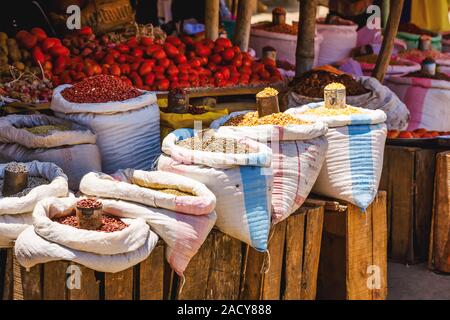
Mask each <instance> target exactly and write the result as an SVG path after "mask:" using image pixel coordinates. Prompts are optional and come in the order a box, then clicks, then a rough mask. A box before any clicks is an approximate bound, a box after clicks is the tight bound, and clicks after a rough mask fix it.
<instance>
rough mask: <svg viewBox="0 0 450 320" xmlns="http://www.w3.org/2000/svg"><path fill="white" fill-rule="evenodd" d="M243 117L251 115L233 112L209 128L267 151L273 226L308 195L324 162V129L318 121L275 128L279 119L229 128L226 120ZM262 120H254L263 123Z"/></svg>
mask: <svg viewBox="0 0 450 320" xmlns="http://www.w3.org/2000/svg"><path fill="white" fill-rule="evenodd" d="M245 115H247V117H248V116H249V115H253V114H252V111H240V112H233V113H232V114H230V115H229V116H226V117H223V118H221V119H218V120H216V121H214V122H213V123H212V124H211V128H213V129H215V130H216V131H217V132H218V133H219V134H221V135H224V136H230V137H247V138H249V139H253V140H256V141H258V142H261V143H264V144H266V145H267V146H268V147H269V148H271V150H272V170H273V179H274V182H273V189H272V208H273V212H272V223H273V224H275V223H278V222H280V221H282V220H283V219H285V218H287V217H288V216H289V215H291V214H292V213H294V212H295V211H296V210H297V209H298V208H299V207H300V206H301V205H302V204H303V202H304V201H305V199H306V197H307V196H308V194H309V192H310V191H311V188H312V187H313V185H314V182H315V181H316V179H317V176H318V175H319V172H320V169H321V168H322V164H323V161H324V160H325V154H326V151H327V141H326V139H325V137H324V135H325V134H326V132H327V130H328V128H327V126H326V125H325V124H324V123H323V122H320V121H317V122H310V123H307V122H305V123H303V124H290V123H289V122H287V123H286V124H285V125H279V124H280V123H281V121H280V120H281V119H274V121H273V125H271V124H269V123H268V124H263V125H251V126H247V125H242V126H241V125H239V124H238V125H237V126H233V125H230V120H231V121H236V120H237V119H239V118H241V119H244V118H242V117H244V116H245ZM280 115H281V114H280ZM256 117H257V115H255V116H254V118H256ZM272 117H274V116H273V115H272ZM264 118H266V117H264ZM264 118H262V119H261V118H259V119H258V120H259V121H261V120H262V121H263V122H265V121H264ZM294 120H295V119H294ZM241 122H242V120H241Z"/></svg>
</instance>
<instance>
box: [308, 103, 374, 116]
mask: <svg viewBox="0 0 450 320" xmlns="http://www.w3.org/2000/svg"><path fill="white" fill-rule="evenodd" d="M364 113H366V112H365V111H364V109H362V108H357V107H352V106H349V105H347V106H346V107H345V108H340V109H334V108H327V107H325V106H322V107H318V108H314V109H309V110H308V111H306V112H304V113H303V114H306V115H315V116H343V115H346V116H347V115H352V114H364Z"/></svg>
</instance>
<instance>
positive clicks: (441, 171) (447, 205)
mask: <svg viewBox="0 0 450 320" xmlns="http://www.w3.org/2000/svg"><path fill="white" fill-rule="evenodd" d="M434 190H435V197H434V213H433V223H432V232H431V237H430V256H429V263H428V264H429V267H430V268H431V269H433V270H436V271H439V272H446V273H450V152H449V151H448V152H443V153H439V154H438V155H437V157H436V179H435V188H434Z"/></svg>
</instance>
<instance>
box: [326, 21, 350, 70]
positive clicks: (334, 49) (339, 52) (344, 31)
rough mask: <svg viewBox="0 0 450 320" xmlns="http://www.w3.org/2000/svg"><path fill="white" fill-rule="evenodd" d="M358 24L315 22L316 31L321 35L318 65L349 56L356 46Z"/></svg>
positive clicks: (331, 62)
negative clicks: (342, 24)
mask: <svg viewBox="0 0 450 320" xmlns="http://www.w3.org/2000/svg"><path fill="white" fill-rule="evenodd" d="M357 29H358V26H357V25H356V24H355V25H353V26H341V25H327V24H317V33H318V34H319V35H321V36H322V39H323V40H322V43H321V45H320V52H319V61H318V65H319V66H323V65H326V64H333V63H335V62H338V61H340V60H343V59H345V58H348V57H349V56H350V53H351V51H352V49H353V48H355V47H356V43H357V40H358V33H357V32H356V30H357Z"/></svg>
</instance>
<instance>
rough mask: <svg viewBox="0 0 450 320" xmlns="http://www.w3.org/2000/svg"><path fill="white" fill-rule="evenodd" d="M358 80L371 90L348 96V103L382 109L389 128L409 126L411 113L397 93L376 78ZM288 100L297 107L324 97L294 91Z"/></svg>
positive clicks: (360, 106)
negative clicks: (314, 96) (304, 94)
mask: <svg viewBox="0 0 450 320" xmlns="http://www.w3.org/2000/svg"><path fill="white" fill-rule="evenodd" d="M356 80H357V81H358V82H359V83H361V85H362V86H363V87H364V88H366V89H368V90H370V92H369V93H367V94H363V95H359V96H347V103H348V104H349V105H352V106H354V107H358V108H366V109H371V110H381V111H383V112H384V113H385V114H386V116H387V120H386V125H387V127H388V130H394V129H397V130H405V129H406V127H407V126H408V122H409V118H410V114H409V110H408V108H407V107H406V105H405V104H404V103H403V102H402V101H401V100H400V99H399V98H398V97H397V95H396V94H395V93H394V92H393V91H391V89H389V88H388V87H387V86H384V85H382V84H381V83H380V82H379V81H378V80H377V79H376V78H372V77H365V76H364V77H357V78H356ZM288 101H289V105H288V107H289V108H296V107H300V106H302V105H305V104H309V103H312V102H320V101H323V99H316V98H309V97H305V96H302V95H299V94H296V93H295V92H292V93H291V94H289V100H288ZM333 119H334V118H333ZM377 121H378V120H377Z"/></svg>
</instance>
